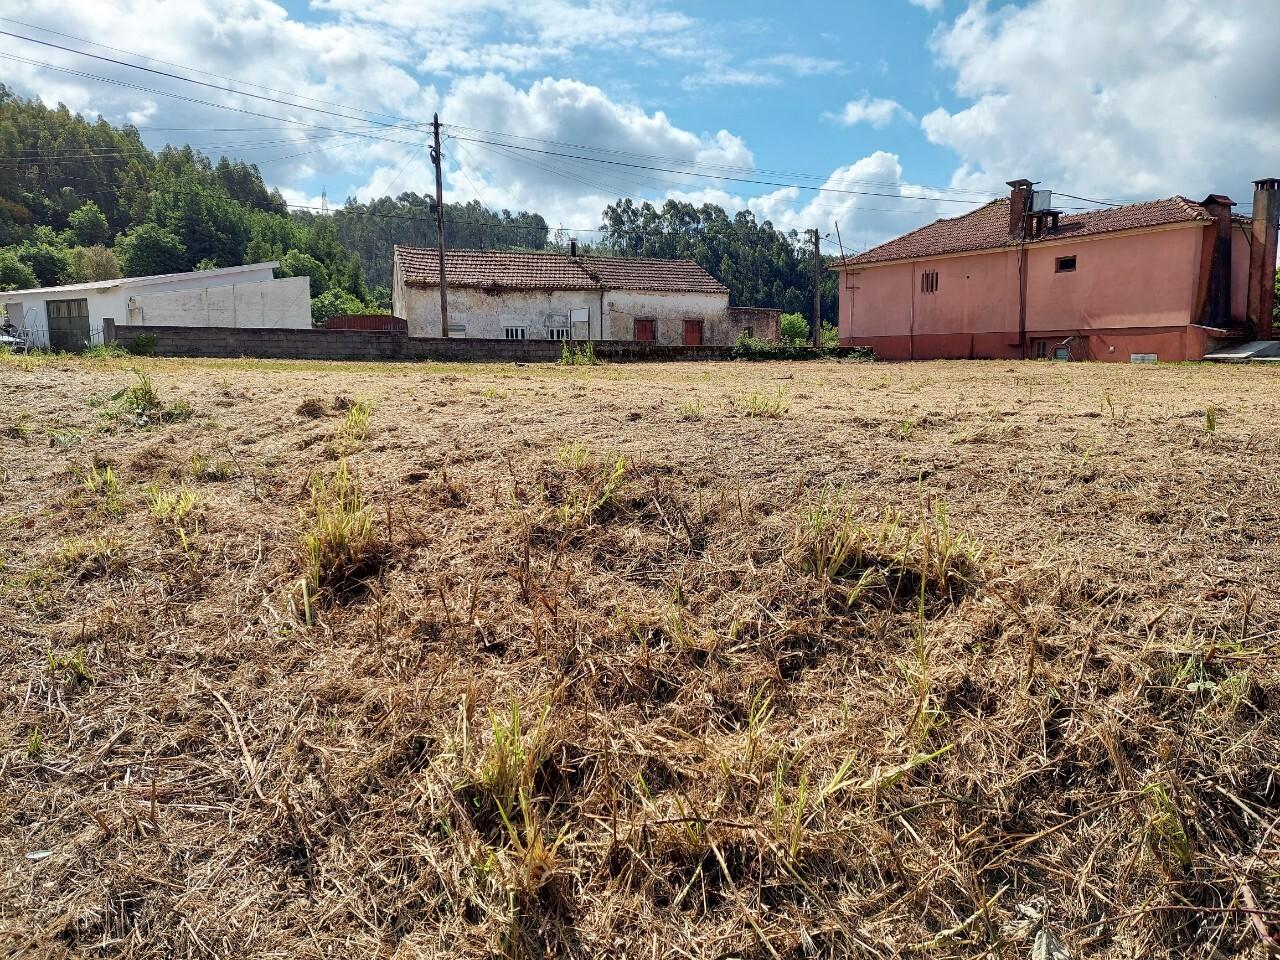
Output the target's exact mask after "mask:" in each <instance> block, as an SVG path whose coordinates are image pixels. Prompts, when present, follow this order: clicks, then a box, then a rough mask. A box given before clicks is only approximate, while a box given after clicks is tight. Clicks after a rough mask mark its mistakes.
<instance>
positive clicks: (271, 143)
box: [0, 0, 1280, 249]
mask: <svg viewBox="0 0 1280 960" xmlns="http://www.w3.org/2000/svg"><path fill="white" fill-rule="evenodd" d="M1274 3H1275V0H1219V2H1217V3H1215V4H1213V5H1210V4H1206V3H1203V2H1200V0H1125V2H1124V3H1117V2H1115V0H1019V2H1016V3H1004V2H1000V0H876V2H869V0H858V2H846V3H843V4H839V5H836V4H826V3H814V2H804V0H801V2H794V3H791V4H789V5H787V4H778V3H776V2H774V3H764V2H760V0H743V2H738V3H732V2H728V0H424V2H420V3H416V4H406V3H403V2H401V0H310V2H296V0H291V2H289V3H286V4H284V5H283V6H282V5H279V4H278V3H275V2H272V0H182V2H174V0H98V2H95V3H93V4H85V3H82V2H78V0H46V2H45V3H43V4H42V5H40V6H39V7H37V8H32V6H31V4H29V3H28V2H26V0H0V16H4V17H8V18H12V19H17V20H22V21H26V23H28V24H31V25H33V26H32V27H18V26H15V25H14V24H13V23H12V22H10V23H7V24H5V25H4V28H5V29H9V30H12V31H14V32H18V33H24V34H27V35H30V36H35V37H40V38H44V39H47V40H54V41H56V42H59V43H62V44H64V45H67V46H71V47H74V48H76V49H77V50H82V51H88V52H97V53H99V54H104V55H110V56H113V57H117V58H120V59H124V60H127V61H129V62H133V63H139V64H144V65H149V66H152V67H157V66H161V65H160V64H157V63H156V61H157V60H160V61H165V62H166V63H168V64H177V65H180V67H176V68H175V67H169V66H164V67H163V69H166V70H173V71H174V72H181V73H184V74H186V75H188V76H191V77H196V78H203V79H205V80H207V81H208V80H214V78H211V77H210V76H209V74H208V73H203V74H202V73H198V72H196V71H208V72H210V73H212V74H216V75H218V76H219V77H229V78H233V79H234V80H235V81H237V82H236V83H233V84H230V85H231V86H233V87H235V88H236V89H237V90H242V91H246V92H258V93H260V94H263V95H268V96H273V97H277V98H278V99H284V100H288V101H291V102H292V103H294V104H295V106H293V107H288V106H282V105H278V104H267V103H264V102H262V101H260V100H255V99H253V98H251V97H248V96H245V95H243V94H240V95H237V94H235V93H229V92H226V91H212V90H209V89H207V88H206V89H193V88H191V87H190V86H189V85H187V84H184V83H182V82H181V81H176V80H167V79H164V78H158V77H155V76H154V75H152V76H146V75H139V74H138V73H137V72H136V71H133V70H130V69H129V68H127V67H119V66H113V65H110V64H105V63H103V62H101V61H92V60H88V59H86V58H85V57H83V56H82V55H79V54H74V53H67V52H62V51H54V50H49V49H48V48H43V49H41V48H37V47H34V46H32V45H30V44H26V43H24V42H23V41H20V40H13V39H10V38H3V40H2V41H0V54H6V55H7V56H4V57H0V80H3V82H5V83H6V84H8V85H10V86H11V87H14V88H15V89H17V90H18V91H20V92H22V93H24V94H27V95H36V96H39V97H41V98H42V99H44V100H45V101H46V102H49V103H55V102H59V101H61V102H65V103H67V104H68V105H69V106H70V107H71V108H72V109H76V110H80V111H82V112H85V113H87V114H89V115H93V114H95V113H98V112H101V113H102V114H103V115H104V116H106V117H107V118H108V119H110V120H112V121H113V122H122V121H125V120H128V121H130V122H134V123H136V124H137V125H138V126H139V128H140V129H142V131H143V134H144V136H145V137H146V139H147V140H148V142H150V143H152V144H159V143H162V142H164V140H166V139H171V140H174V141H178V142H182V141H188V140H189V141H191V142H193V143H195V144H197V145H200V146H202V147H203V148H204V149H206V150H207V151H208V152H210V153H212V154H214V155H215V156H216V155H217V154H219V153H222V152H226V153H228V154H230V155H233V156H239V157H242V158H244V159H247V160H252V161H257V162H259V163H260V164H261V167H262V170H263V174H264V176H265V177H266V178H267V180H268V182H270V183H272V184H274V185H278V186H280V187H281V189H282V190H283V191H284V192H285V194H286V196H287V197H288V199H290V200H291V201H292V202H295V203H297V204H301V205H314V204H315V203H317V202H318V198H319V195H320V192H321V190H322V189H323V190H324V191H325V193H326V194H327V197H328V199H329V201H330V202H331V203H337V202H341V201H342V199H343V198H345V197H347V196H357V197H359V198H361V199H370V198H372V197H374V196H377V195H381V194H383V193H386V192H392V193H398V192H401V191H403V190H415V191H418V192H422V193H425V192H428V191H429V190H430V189H431V173H430V167H429V163H428V161H427V157H426V152H425V150H424V149H423V148H422V146H421V142H422V141H423V139H424V138H423V136H422V132H421V130H420V129H415V128H414V127H413V124H412V123H408V124H406V123H405V122H404V121H394V122H395V123H396V124H397V128H395V129H391V130H389V129H388V128H385V127H378V126H376V125H375V124H374V123H372V122H366V123H355V122H353V121H350V120H345V119H335V118H333V117H330V116H327V115H322V114H318V113H316V112H314V111H310V110H307V109H306V106H307V105H310V106H318V105H319V104H318V102H317V101H318V100H323V101H326V102H327V103H328V104H329V106H327V107H325V109H330V110H338V111H341V112H343V113H351V114H352V115H353V116H362V117H367V118H368V119H369V120H374V119H376V118H375V117H373V116H372V115H370V114H367V113H365V111H376V112H377V113H378V114H380V115H383V117H384V122H385V115H394V116H395V117H400V118H408V120H409V121H418V122H421V121H425V120H428V119H429V117H430V114H431V112H432V111H434V110H439V111H440V112H441V115H442V119H443V120H444V122H445V123H446V124H449V125H450V127H449V128H448V132H449V134H450V136H451V138H450V139H449V140H447V141H446V145H445V152H446V156H447V158H448V165H447V172H446V193H447V195H448V197H449V199H454V200H466V199H470V198H472V197H478V198H479V199H481V200H482V201H483V202H485V203H487V204H488V205H490V206H494V207H509V208H511V209H533V210H537V211H539V212H541V213H543V214H544V215H545V216H546V217H547V218H548V220H550V221H551V222H552V223H553V224H556V225H563V226H565V227H568V228H578V227H581V228H589V227H592V226H594V225H596V224H598V217H599V211H600V209H601V208H602V207H603V206H604V204H605V203H607V202H609V201H611V200H613V199H615V198H616V197H617V196H619V195H623V194H625V195H629V196H633V197H636V198H637V199H652V200H654V201H655V202H661V200H663V199H664V198H666V197H668V196H674V197H678V198H680V199H686V200H690V201H693V202H715V203H720V204H722V205H724V206H725V207H726V208H727V209H729V210H730V211H731V212H733V211H736V210H737V209H740V208H742V207H745V206H749V207H750V208H751V209H752V210H753V211H755V212H756V214H757V216H759V217H761V218H762V219H763V218H766V217H767V218H769V219H771V220H773V221H774V222H775V223H777V224H779V225H780V226H783V227H785V228H797V229H803V228H805V227H808V226H819V227H821V228H823V230H824V232H825V231H830V230H832V225H833V224H834V223H837V222H838V223H839V224H840V227H841V231H842V234H843V235H844V237H845V240H846V243H847V245H848V246H850V247H852V248H855V249H856V248H859V247H863V246H867V245H869V244H871V243H875V242H879V241H880V240H883V239H885V238H887V237H889V236H892V235H894V234H896V233H899V232H902V231H904V230H907V229H910V228H912V227H914V226H917V225H918V224H919V223H922V222H925V221H928V220H931V219H934V218H936V217H938V216H943V215H955V214H957V213H961V212H963V211H964V210H967V209H972V207H973V206H974V205H975V204H976V203H978V202H981V201H983V200H984V199H986V198H989V197H992V196H995V195H997V194H1000V193H1002V192H1003V191H1004V189H1005V188H1004V186H1003V183H1004V181H1005V180H1008V179H1011V178H1015V177H1023V176H1025V177H1029V178H1031V179H1033V180H1037V181H1040V182H1041V183H1042V185H1043V186H1046V187H1049V188H1051V189H1054V190H1056V191H1058V192H1060V193H1071V194H1076V195H1078V196H1082V197H1090V198H1099V199H1119V200H1141V199H1150V198H1153V197H1157V196H1168V195H1170V194H1173V193H1184V194H1188V195H1193V196H1194V195H1200V196H1203V195H1204V194H1205V193H1207V192H1210V191H1225V192H1228V193H1230V194H1232V195H1233V196H1234V197H1235V199H1237V200H1238V201H1240V202H1241V203H1242V205H1244V204H1247V203H1248V201H1249V199H1250V197H1249V194H1250V187H1249V181H1250V180H1252V179H1254V178H1258V177H1262V176H1274V175H1277V174H1278V173H1280V170H1277V169H1275V164H1276V163H1277V158H1280V109H1277V107H1276V94H1275V91H1276V90H1280V58H1277V57H1276V56H1275V50H1276V49H1280V22H1278V21H1277V18H1276V17H1275V16H1274V13H1275V7H1274ZM33 27H34V28H38V27H45V28H49V29H53V30H58V31H61V32H62V33H64V34H69V35H71V36H72V37H76V38H93V39H94V40H95V41H97V42H98V43H99V44H107V45H110V46H112V47H114V48H116V49H115V50H105V49H103V48H102V47H100V46H99V47H92V46H89V45H88V44H86V43H84V42H82V41H81V40H74V39H67V38H66V37H61V38H59V37H55V36H53V35H51V34H49V33H45V32H41V31H40V30H37V29H33ZM121 51H125V52H121ZM15 56H16V57H18V58H19V59H14V57H15ZM23 58H25V59H23ZM146 58H152V59H146ZM29 61H39V62H29ZM59 67H61V68H64V70H63V72H60V71H59V70H58V69H57V68H59ZM66 69H70V70H79V71H82V72H93V73H96V74H99V75H100V76H102V77H105V78H108V79H116V80H120V81H125V82H133V83H135V84H144V85H147V86H153V87H154V88H155V89H156V90H168V91H172V92H182V93H185V94H187V95H193V96H198V97H200V98H202V99H208V100H211V101H216V102H217V103H219V104H221V105H222V106H223V107H231V108H236V109H240V110H250V111H258V112H266V113H271V114H273V115H274V116H278V117H284V118H285V120H286V121H287V122H280V121H267V120H262V119H255V118H253V117H251V116H249V115H246V114H243V113H236V112H233V110H227V109H219V108H215V107H204V106H195V105H192V104H190V103H186V102H183V101H180V100H175V99H173V98H172V97H166V96H164V95H162V94H159V93H151V92H146V91H138V90H135V89H131V88H127V87H123V86H119V85H113V84H111V83H108V82H103V81H101V80H94V79H91V78H86V77H83V76H76V75H74V74H70V73H67V72H65V70H66ZM214 82H217V83H220V84H221V83H223V81H221V80H214ZM241 82H244V83H249V84H258V85H263V86H258V87H253V88H250V87H248V86H242V83H241ZM264 86H265V87H268V88H271V90H274V91H287V94H280V93H275V92H270V91H268V90H265V89H264V88H263V87H264ZM304 97H305V98H316V99H311V100H303V99H301V98H304ZM333 104H338V105H340V106H336V107H335V106H332V105H333ZM316 126H331V127H342V128H343V131H344V135H343V136H340V137H339V136H333V135H331V131H330V132H329V133H326V132H325V131H319V130H317V129H315V128H316ZM228 127H237V128H240V129H237V130H234V131H232V130H226V129H224V128H228ZM477 128H478V129H482V130H488V131H496V132H497V136H496V137H495V136H494V135H493V134H479V133H476V132H475V129H477ZM481 139H488V140H490V141H491V142H490V143H487V144H485V143H477V142H476V140H481ZM389 141H398V142H389ZM497 143H501V144H505V146H498V145H497ZM557 143H573V144H581V145H585V146H586V147H588V148H591V149H588V150H585V151H584V150H581V149H579V148H573V149H572V150H570V149H569V148H564V147H559V146H555V145H554V144H557ZM520 147H523V148H524V149H519V148H520ZM536 150H549V151H552V152H553V153H554V152H576V153H579V154H581V153H587V154H588V155H591V156H594V157H596V158H597V159H604V158H612V159H614V160H616V161H620V163H615V164H612V165H610V164H600V163H592V162H587V161H581V160H576V161H575V160H570V159H568V158H565V157H558V156H553V155H551V154H548V153H536V152H534V151H536ZM644 157H656V158H661V159H660V160H647V159H643V158H644ZM628 162H630V163H640V164H646V165H651V166H662V167H664V168H666V169H668V170H669V169H679V170H688V171H693V172H694V173H696V174H697V175H692V174H683V175H677V174H673V173H669V172H663V171H652V170H649V171H645V170H638V169H635V168H633V167H625V166H622V165H620V164H621V163H628ZM717 172H718V173H720V174H725V175H727V174H732V175H733V176H735V177H738V178H740V180H726V179H715V178H714V177H712V176H709V174H711V173H717ZM800 175H806V176H800ZM741 180H760V181H769V182H768V183H745V182H741ZM788 184H790V185H791V186H787V185H788ZM799 185H811V186H815V185H816V186H824V187H825V188H826V191H825V192H815V191H808V190H803V189H799V188H798V187H799ZM1073 202H1078V201H1073ZM584 236H587V234H585V233H584Z"/></svg>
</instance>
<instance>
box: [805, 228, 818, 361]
mask: <svg viewBox="0 0 1280 960" xmlns="http://www.w3.org/2000/svg"><path fill="white" fill-rule="evenodd" d="M805 232H806V233H808V234H809V236H811V237H813V345H814V347H815V348H816V349H819V350H821V349H822V252H821V251H820V250H819V248H818V243H819V240H820V237H819V236H818V231H817V230H816V229H815V230H807V231H805Z"/></svg>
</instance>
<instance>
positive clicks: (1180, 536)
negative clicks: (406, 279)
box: [0, 358, 1280, 958]
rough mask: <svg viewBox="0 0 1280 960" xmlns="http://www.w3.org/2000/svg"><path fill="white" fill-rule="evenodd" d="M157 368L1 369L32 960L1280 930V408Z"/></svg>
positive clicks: (658, 372) (880, 952)
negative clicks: (146, 394) (1259, 925)
mask: <svg viewBox="0 0 1280 960" xmlns="http://www.w3.org/2000/svg"><path fill="white" fill-rule="evenodd" d="M143 363H144V364H145V367H144V369H143V370H142V372H143V373H145V374H146V379H145V381H143V380H142V379H141V378H138V377H135V376H134V375H133V374H132V373H130V371H129V370H128V369H127V367H128V363H126V362H121V361H114V360H99V361H75V360H66V359H53V360H47V361H46V360H40V359H31V360H24V359H21V358H7V359H0V387H2V388H3V391H4V394H5V396H6V398H7V405H6V410H5V413H4V416H7V417H8V418H9V420H10V421H11V422H10V423H0V427H3V428H8V429H6V431H5V433H4V436H3V437H2V438H0V450H2V451H3V455H2V457H0V482H3V493H4V495H3V504H2V506H0V548H2V549H3V551H4V553H3V561H4V566H3V570H0V690H2V691H3V694H2V695H3V697H4V701H5V709H4V712H3V717H4V727H5V729H4V733H5V737H6V742H5V747H4V754H3V758H2V759H0V802H2V804H3V806H2V807H0V953H2V954H3V955H5V956H26V957H66V956H108V957H135V958H150V957H156V958H159V957H166V958H168V957H193V958H194V957H212V956H216V957H245V958H248V957H255V958H257V957H290V958H320V957H355V956H387V957H392V956H394V957H419V956H421V957H428V956H441V957H444V956H448V957H491V956H508V957H552V956H555V957H561V956H565V957H584V958H585V957H599V956H616V957H624V956H625V957H628V958H641V957H645V958H648V957H730V956H740V957H759V958H766V957H809V956H815V957H820V956H856V957H882V958H888V957H929V958H934V957H956V958H977V957H1027V956H1030V955H1031V952H1032V948H1033V944H1034V943H1036V942H1037V939H1038V940H1039V943H1040V946H1041V949H1045V948H1047V947H1049V946H1051V945H1052V944H1054V943H1059V942H1060V943H1061V944H1063V945H1065V947H1066V948H1067V949H1068V950H1069V951H1070V954H1071V955H1072V956H1077V957H1107V958H1112V957H1114V958H1119V957H1138V956H1141V957H1155V958H1165V957H1167V958H1173V957H1178V958H1182V957H1224V956H1225V957H1251V956H1259V955H1260V950H1261V947H1260V945H1259V931H1258V930H1257V929H1256V928H1255V926H1254V924H1253V923H1252V918H1253V917H1260V918H1261V920H1263V921H1264V922H1270V923H1272V924H1275V923H1277V922H1280V916H1275V915H1274V914H1272V913H1268V911H1274V910H1275V909H1276V907H1275V899H1274V893H1273V890H1274V885H1275V884H1276V882H1277V871H1278V870H1280V826H1277V825H1276V820H1277V817H1278V816H1280V769H1278V765H1280V753H1278V743H1280V729H1278V727H1280V722H1278V720H1277V716H1278V714H1277V708H1278V707H1280V680H1278V679H1277V677H1278V676H1280V670H1278V669H1277V667H1278V666H1280V599H1278V598H1280V593H1278V592H1277V589H1276V582H1277V577H1278V575H1280V556H1278V552H1277V533H1278V532H1280V519H1278V512H1280V511H1278V509H1277V504H1278V503H1280V482H1278V481H1277V467H1278V464H1280V459H1278V458H1277V453H1278V452H1280V441H1278V440H1277V434H1276V429H1275V425H1276V424H1277V423H1278V422H1280V371H1273V370H1269V369H1260V368H1234V369H1223V368H1206V367H1155V368H1149V367H1143V368H1129V367H1119V366H1117V367H1104V366H1087V367H1086V366H1067V365H1051V364H1004V363H983V364H964V363H956V364H947V363H931V364H918V365H912V366H890V365H844V364H808V365H806V364H798V365H731V364H722V365H669V366H651V365H635V366H607V367H585V368H569V369H566V368H554V367H528V368H513V367H504V366H497V365H494V366H459V367H439V366H411V365H403V366H388V367H375V366H356V365H351V366H342V365H333V366H326V365H322V364H289V363H251V362H238V363H236V362H232V363H214V362H209V363H199V362H176V361H145V362H143ZM140 382H146V383H149V384H150V385H151V389H152V390H153V391H154V397H155V399H156V400H157V402H158V403H160V404H165V405H171V404H174V403H176V402H179V401H180V402H181V403H182V404H184V405H185V406H182V407H178V408H177V409H179V410H182V411H186V412H189V414H190V418H189V419H176V420H171V421H168V420H165V419H163V418H154V417H153V418H150V419H149V420H148V422H142V421H143V420H144V419H146V418H141V417H139V416H137V415H135V414H136V411H132V410H130V409H122V408H121V403H120V398H119V397H117V394H118V392H119V391H120V390H122V389H124V388H127V387H129V386H130V385H131V384H138V383H140ZM113 397H116V399H114V400H113V399H112V398H113ZM744 397H757V398H767V400H768V402H767V403H764V404H763V405H761V404H755V405H754V406H753V404H751V403H749V402H745V401H744V400H743V398H744ZM157 409H165V410H169V409H174V408H173V407H171V406H162V407H159V408H157ZM353 411H354V412H353ZM690 411H696V415H695V414H693V413H691V412H690ZM108 477H109V478H110V479H108ZM1246 883H1247V884H1248V885H1249V889H1250V891H1251V899H1250V900H1249V901H1248V903H1252V904H1254V906H1252V907H1251V906H1248V905H1247V903H1246V900H1245V899H1244V896H1243V894H1242V886H1243V885H1245V884H1246ZM1251 910H1252V911H1254V912H1253V913H1250V912H1249V911H1251Z"/></svg>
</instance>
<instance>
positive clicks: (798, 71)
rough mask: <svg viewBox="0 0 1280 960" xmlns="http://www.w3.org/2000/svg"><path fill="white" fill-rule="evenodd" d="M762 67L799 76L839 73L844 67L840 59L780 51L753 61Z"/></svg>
mask: <svg viewBox="0 0 1280 960" xmlns="http://www.w3.org/2000/svg"><path fill="white" fill-rule="evenodd" d="M752 63H754V64H758V65H759V66H762V67H773V68H775V69H778V70H785V71H787V72H789V73H793V74H795V75H796V76H797V77H816V76H821V75H822V74H827V73H838V72H840V71H841V70H842V69H843V68H844V63H843V62H842V61H840V60H832V59H829V58H825V57H806V56H802V55H800V54H794V53H778V54H774V55H773V56H771V57H761V58H760V59H759V60H754V61H752Z"/></svg>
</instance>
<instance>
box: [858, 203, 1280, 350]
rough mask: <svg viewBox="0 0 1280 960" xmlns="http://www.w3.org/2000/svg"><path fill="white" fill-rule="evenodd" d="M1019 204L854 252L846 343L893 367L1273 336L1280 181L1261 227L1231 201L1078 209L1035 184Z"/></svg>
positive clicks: (1262, 207)
mask: <svg viewBox="0 0 1280 960" xmlns="http://www.w3.org/2000/svg"><path fill="white" fill-rule="evenodd" d="M1009 186H1010V188H1011V192H1010V195H1009V198H1008V199H1000V200H995V201H992V202H991V203H988V204H986V205H985V206H983V207H980V208H979V209H977V210H974V211H972V212H970V213H967V214H965V215H964V216H961V217H956V218H954V219H946V220H938V221H936V222H935V223H931V224H929V225H927V226H924V227H921V228H920V229H918V230H915V231H913V232H911V233H908V234H905V235H903V236H901V237H898V238H897V239H894V240H890V241H889V242H888V243H884V244H881V245H880V246H878V247H875V248H873V249H871V250H868V251H866V252H865V253H861V254H858V255H856V256H852V257H848V258H846V259H845V260H843V261H841V262H840V263H838V264H837V265H836V267H835V269H836V270H837V271H838V273H839V276H840V340H841V343H843V344H848V345H856V346H868V347H871V348H872V349H874V350H875V352H876V353H877V354H878V355H879V356H881V357H883V358H885V359H892V360H907V359H933V358H946V357H971V358H998V357H1003V358H1014V357H1028V358H1035V357H1047V358H1057V359H1077V360H1083V359H1090V360H1117V361H1126V362H1127V361H1130V360H1155V359H1159V360H1167V361H1179V360H1196V359H1200V358H1201V357H1203V356H1204V355H1205V353H1206V352H1207V351H1208V350H1209V349H1211V348H1213V347H1214V346H1215V345H1217V344H1221V343H1229V342H1232V341H1238V340H1244V339H1264V340H1265V339H1270V338H1271V335H1272V333H1271V309H1272V301H1273V297H1274V287H1273V282H1274V274H1275V263H1276V220H1277V207H1278V204H1277V198H1278V196H1280V180H1259V181H1257V182H1256V183H1255V193H1254V200H1253V213H1252V216H1251V217H1241V216H1236V215H1233V214H1232V212H1231V208H1232V207H1233V206H1234V204H1233V203H1232V201H1231V200H1230V199H1229V198H1227V197H1224V196H1220V195H1217V194H1214V195H1210V196H1208V197H1206V198H1205V199H1204V200H1202V201H1200V202H1198V203H1197V202H1195V201H1192V200H1188V199H1186V198H1185V197H1170V198H1169V199H1167V200H1156V201H1153V202H1150V203H1137V204H1129V205H1125V206H1113V207H1108V208H1106V209H1101V210H1091V211H1088V212H1085V213H1079V214H1066V213H1064V212H1062V211H1059V210H1056V209H1054V207H1053V203H1052V198H1051V195H1049V194H1048V192H1047V191H1037V190H1034V189H1033V184H1032V183H1031V182H1030V181H1028V180H1014V181H1011V182H1010V184H1009Z"/></svg>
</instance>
